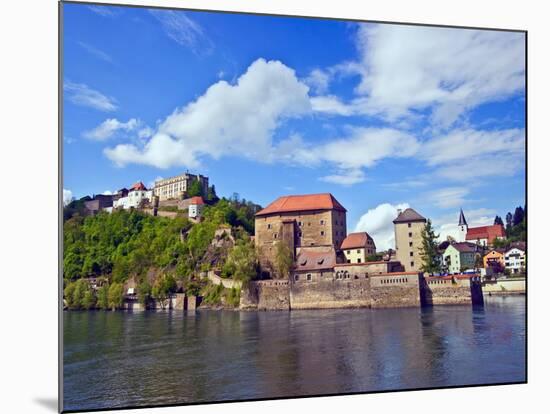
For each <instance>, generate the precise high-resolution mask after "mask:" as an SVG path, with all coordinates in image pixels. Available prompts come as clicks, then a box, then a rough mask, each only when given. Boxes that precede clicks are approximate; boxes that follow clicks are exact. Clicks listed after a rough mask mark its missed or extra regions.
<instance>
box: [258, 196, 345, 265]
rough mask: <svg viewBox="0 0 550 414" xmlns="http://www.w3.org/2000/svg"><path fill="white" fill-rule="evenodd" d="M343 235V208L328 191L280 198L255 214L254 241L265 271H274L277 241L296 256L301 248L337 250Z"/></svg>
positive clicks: (343, 237)
mask: <svg viewBox="0 0 550 414" xmlns="http://www.w3.org/2000/svg"><path fill="white" fill-rule="evenodd" d="M346 234H347V230H346V209H345V208H344V207H343V206H342V204H340V203H339V202H338V201H337V200H336V198H334V196H333V195H332V194H330V193H323V194H306V195H290V196H283V197H279V198H278V199H276V200H275V201H273V202H272V203H271V204H269V205H268V206H267V207H266V208H264V209H262V210H260V211H259V212H257V213H256V215H255V237H254V242H255V244H256V246H257V247H258V249H259V250H260V264H261V266H262V269H263V270H264V271H265V272H267V273H271V272H273V269H274V266H273V262H274V258H275V253H276V246H277V244H278V243H279V242H283V243H285V244H287V245H288V247H289V248H290V250H291V252H292V254H293V257H295V256H296V254H297V253H299V252H301V251H302V250H303V249H311V250H315V249H319V248H326V247H329V248H331V249H334V250H335V251H336V250H338V249H339V247H340V245H341V244H342V242H343V241H344V239H345V238H346Z"/></svg>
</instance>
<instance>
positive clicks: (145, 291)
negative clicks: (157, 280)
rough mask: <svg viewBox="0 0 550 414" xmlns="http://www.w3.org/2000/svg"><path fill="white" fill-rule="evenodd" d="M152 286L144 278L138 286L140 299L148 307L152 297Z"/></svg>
mask: <svg viewBox="0 0 550 414" xmlns="http://www.w3.org/2000/svg"><path fill="white" fill-rule="evenodd" d="M151 294H152V288H151V284H150V283H149V281H148V280H147V279H146V278H144V279H143V281H142V282H141V283H140V284H139V286H138V300H139V303H141V304H142V305H143V307H146V306H147V304H148V303H149V300H150V299H151Z"/></svg>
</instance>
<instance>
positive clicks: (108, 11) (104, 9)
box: [88, 6, 118, 17]
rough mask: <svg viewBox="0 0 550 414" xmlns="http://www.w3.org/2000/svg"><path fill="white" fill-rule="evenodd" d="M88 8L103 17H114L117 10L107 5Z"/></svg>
mask: <svg viewBox="0 0 550 414" xmlns="http://www.w3.org/2000/svg"><path fill="white" fill-rule="evenodd" d="M88 9H90V10H91V11H93V12H94V13H96V14H99V15H100V16H103V17H115V16H116V15H117V14H118V11H117V12H115V10H114V9H113V7H109V6H88Z"/></svg>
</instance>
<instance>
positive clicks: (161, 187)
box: [84, 173, 208, 220]
mask: <svg viewBox="0 0 550 414" xmlns="http://www.w3.org/2000/svg"><path fill="white" fill-rule="evenodd" d="M195 182H198V183H199V185H200V188H201V193H202V194H203V195H206V194H207V193H208V177H205V176H203V175H200V174H199V175H195V174H190V173H184V174H181V175H178V176H175V177H170V178H166V179H161V180H157V181H155V185H154V187H153V188H151V189H147V187H146V186H145V185H144V184H143V183H142V182H141V181H140V182H137V183H135V184H134V185H132V186H131V187H130V188H122V189H120V190H118V191H117V192H116V193H115V194H97V195H94V196H93V198H92V199H91V200H88V201H86V202H85V203H84V205H85V207H86V211H87V213H88V214H91V215H94V214H97V213H98V212H99V211H107V212H109V213H110V212H112V211H113V209H115V210H116V209H124V210H128V209H142V210H143V211H145V212H148V213H152V214H153V215H157V214H158V212H159V209H160V210H162V209H163V208H164V207H176V209H177V210H187V211H188V216H189V218H190V219H193V220H200V219H201V218H202V212H203V209H204V206H205V205H206V203H205V201H204V198H203V197H202V196H193V197H188V192H189V189H190V187H191V185H193V183H195Z"/></svg>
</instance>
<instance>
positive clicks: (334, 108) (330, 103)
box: [311, 95, 357, 116]
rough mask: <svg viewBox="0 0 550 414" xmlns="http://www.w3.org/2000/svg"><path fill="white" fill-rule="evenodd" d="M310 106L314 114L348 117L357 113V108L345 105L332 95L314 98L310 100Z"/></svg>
mask: <svg viewBox="0 0 550 414" xmlns="http://www.w3.org/2000/svg"><path fill="white" fill-rule="evenodd" d="M311 106H312V108H313V110H314V111H315V112H320V113H325V114H330V115H340V116H349V115H353V114H355V113H357V108H354V107H353V105H348V104H345V103H344V102H342V101H341V100H340V98H338V97H337V96H334V95H325V96H315V97H313V98H311Z"/></svg>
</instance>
